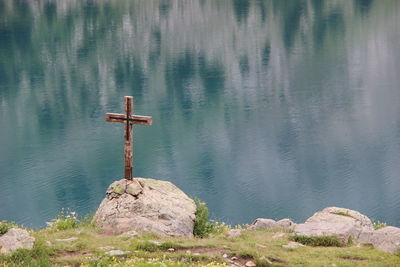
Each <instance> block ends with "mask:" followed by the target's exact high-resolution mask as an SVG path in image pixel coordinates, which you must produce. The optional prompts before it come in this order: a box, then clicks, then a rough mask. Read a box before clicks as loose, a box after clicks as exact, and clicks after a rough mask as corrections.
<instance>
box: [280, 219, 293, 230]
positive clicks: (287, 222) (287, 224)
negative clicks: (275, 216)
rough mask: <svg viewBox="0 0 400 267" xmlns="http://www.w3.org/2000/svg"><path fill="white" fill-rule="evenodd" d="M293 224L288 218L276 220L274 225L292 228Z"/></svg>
mask: <svg viewBox="0 0 400 267" xmlns="http://www.w3.org/2000/svg"><path fill="white" fill-rule="evenodd" d="M295 225H296V224H295V223H294V222H292V221H291V220H290V219H282V220H279V221H277V222H276V226H277V227H278V228H283V229H293V228H294V226H295Z"/></svg>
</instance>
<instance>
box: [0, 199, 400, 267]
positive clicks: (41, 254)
mask: <svg viewBox="0 0 400 267" xmlns="http://www.w3.org/2000/svg"><path fill="white" fill-rule="evenodd" d="M200 207H203V208H200V210H201V211H200V214H202V215H200V218H203V219H204V220H203V222H201V224H203V226H201V227H203V228H201V227H200V228H197V229H198V230H199V229H202V230H200V233H202V234H201V235H198V237H195V238H180V237H161V236H157V235H155V234H145V235H143V236H137V237H131V238H128V237H120V236H113V235H106V234H103V233H102V232H101V231H100V230H99V229H97V228H96V227H94V226H93V225H92V224H91V223H90V218H89V219H86V220H79V221H77V223H76V224H68V226H67V227H64V226H62V227H54V226H52V227H49V228H47V229H43V230H39V231H31V234H32V235H33V236H34V237H35V238H36V243H35V245H34V248H33V249H32V250H26V249H21V250H18V251H16V252H14V253H12V254H11V255H8V256H4V255H0V266H1V267H3V266H7V267H8V266H11V267H14V266H15V267H16V266H29V267H31V266H33V267H36V266H41V267H42V266H43V267H47V266H83V267H89V266H90V267H92V266H93V267H95V266H99V267H100V266H102V267H103V266H104V267H105V266H111V267H125V266H126V267H128V266H152V267H154V266H167V267H169V266H171V267H172V266H177V267H188V266H207V267H220V266H228V265H229V264H228V262H227V259H226V258H224V257H223V255H224V254H227V255H228V258H229V259H230V258H232V257H233V256H235V257H237V258H238V260H237V262H239V261H240V262H241V263H244V262H246V261H248V260H252V261H254V262H255V263H256V264H257V266H261V267H264V266H334V265H336V266H400V255H392V254H389V253H385V252H382V251H378V250H376V249H374V248H373V247H372V246H368V245H363V246H360V247H357V246H355V245H353V244H352V243H349V244H346V245H345V246H343V245H342V244H341V243H340V240H339V239H338V238H336V237H326V236H324V237H305V236H299V235H293V233H292V232H291V231H284V230H282V229H260V230H246V229H242V232H241V235H240V236H237V237H229V236H228V235H227V234H226V231H227V230H229V229H231V227H230V226H228V225H225V224H219V226H216V225H217V224H215V223H212V222H209V221H208V215H207V213H208V210H207V212H206V210H205V209H204V207H205V206H203V205H200ZM205 208H206V207H205ZM197 214H199V213H197ZM206 215H207V216H206ZM205 219H207V220H205ZM206 222H207V223H209V224H213V225H214V229H213V231H209V229H208V228H207V223H206ZM7 225H8V226H7V227H10V226H11V225H12V224H8V223H7ZM204 226H205V227H204ZM276 232H283V233H284V235H282V236H281V237H278V238H276V237H273V236H274V234H275V233H276ZM200 236H201V237H200ZM71 237H75V238H76V240H73V241H59V240H60V239H61V240H62V239H67V238H71ZM290 241H296V242H300V243H303V244H305V245H306V246H305V247H301V248H297V249H284V248H282V246H283V245H286V244H288V243H289V242H290ZM106 246H109V247H112V248H110V250H111V249H114V250H123V251H125V252H126V253H127V254H126V255H124V256H115V257H110V256H108V255H106V251H105V250H102V249H101V247H106Z"/></svg>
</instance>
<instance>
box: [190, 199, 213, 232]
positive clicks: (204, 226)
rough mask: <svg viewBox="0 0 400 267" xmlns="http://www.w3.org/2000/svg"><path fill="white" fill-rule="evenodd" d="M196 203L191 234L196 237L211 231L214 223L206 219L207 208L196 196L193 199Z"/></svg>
mask: <svg viewBox="0 0 400 267" xmlns="http://www.w3.org/2000/svg"><path fill="white" fill-rule="evenodd" d="M194 202H195V203H196V213H195V215H196V220H195V222H194V229H193V234H194V235H195V236H197V237H206V236H208V235H209V234H211V233H213V232H214V230H215V228H216V227H215V224H213V223H211V222H210V221H209V220H208V208H207V205H206V203H205V202H203V201H201V200H200V199H198V198H195V199H194Z"/></svg>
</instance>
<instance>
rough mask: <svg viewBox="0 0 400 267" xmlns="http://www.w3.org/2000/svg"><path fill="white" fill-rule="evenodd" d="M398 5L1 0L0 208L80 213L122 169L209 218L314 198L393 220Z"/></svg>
mask: <svg viewBox="0 0 400 267" xmlns="http://www.w3.org/2000/svg"><path fill="white" fill-rule="evenodd" d="M399 14H400V1H397V0H387V1H377V0H376V1H373V0H353V1H350V0H343V1H318V0H314V1H312V0H296V1H282V0H271V1H241V0H229V1H228V0H218V1H214V0H185V1H183V0H182V1H172V0H171V1H167V0H160V1H151V0H149V1H131V0H119V1H88V0H86V1H81V0H65V1H46V0H40V1H39V0H38V1H34V0H29V1H28V0H21V1H14V0H2V1H0V192H1V193H0V220H12V221H16V222H18V223H22V224H25V225H27V226H34V227H41V226H44V225H45V222H46V221H49V220H51V219H52V218H54V217H55V216H56V215H57V213H58V211H59V210H60V209H61V208H70V209H71V210H75V211H77V212H78V214H80V215H85V214H87V213H91V212H94V211H95V210H96V208H97V206H98V205H99V203H100V201H101V200H102V198H103V197H104V193H105V190H106V188H107V186H108V185H109V184H110V183H111V182H112V181H114V180H116V179H120V178H122V177H123V126H122V125H121V124H118V123H108V122H105V121H104V115H105V113H106V112H122V110H123V106H122V105H123V97H124V96H125V95H132V96H133V97H134V98H135V105H134V109H135V113H136V114H141V115H151V116H153V126H151V127H148V126H140V125H139V126H135V129H134V137H135V138H134V159H135V160H134V166H135V170H134V172H135V175H136V176H140V177H153V178H157V179H163V180H169V181H171V182H173V183H174V184H176V185H177V186H179V187H180V188H181V189H183V190H184V191H185V192H186V193H187V194H188V195H191V196H197V197H199V198H200V199H202V200H204V201H206V202H207V203H208V205H209V208H210V212H211V216H212V218H214V219H216V220H222V221H225V222H228V223H232V224H237V223H250V222H251V221H252V220H253V219H255V218H257V217H267V218H275V219H280V218H284V217H290V218H292V219H293V220H295V221H297V222H300V221H303V220H305V219H306V218H308V217H309V216H311V215H312V214H313V213H314V212H316V211H318V210H320V209H321V208H323V207H326V206H340V207H347V208H351V209H355V210H358V211H360V212H362V213H364V214H366V215H367V216H369V217H371V218H374V219H377V220H380V221H385V222H388V223H389V224H393V225H397V226H400V212H399V210H400V194H399V191H400V16H399Z"/></svg>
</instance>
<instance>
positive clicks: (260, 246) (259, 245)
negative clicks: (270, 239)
mask: <svg viewBox="0 0 400 267" xmlns="http://www.w3.org/2000/svg"><path fill="white" fill-rule="evenodd" d="M256 247H259V248H266V247H267V246H264V245H261V244H256Z"/></svg>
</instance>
